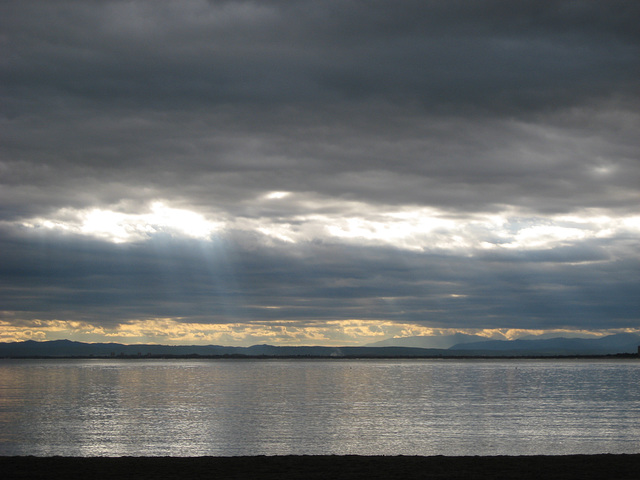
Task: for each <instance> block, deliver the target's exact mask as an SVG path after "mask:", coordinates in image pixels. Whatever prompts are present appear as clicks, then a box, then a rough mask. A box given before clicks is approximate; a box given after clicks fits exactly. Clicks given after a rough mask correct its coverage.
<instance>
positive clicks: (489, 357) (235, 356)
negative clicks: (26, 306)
mask: <svg viewBox="0 0 640 480" xmlns="http://www.w3.org/2000/svg"><path fill="white" fill-rule="evenodd" d="M2 359H5V360H335V361H340V360H623V359H631V360H636V359H637V360H640V355H639V354H637V353H608V354H604V355H595V354H594V355H526V354H522V355H497V354H496V355H458V354H451V355H342V356H331V355H243V354H225V355H199V354H188V355H167V354H161V355H153V354H151V355H149V354H147V355H115V356H111V355H109V356H107V355H14V356H4V357H0V360H2Z"/></svg>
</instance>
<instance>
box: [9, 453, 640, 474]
mask: <svg viewBox="0 0 640 480" xmlns="http://www.w3.org/2000/svg"><path fill="white" fill-rule="evenodd" d="M0 471H1V472H3V477H4V478H8V479H12V480H13V479H16V480H17V479H65V480H70V479H83V480H86V479H92V480H100V479H118V480H122V479H154V480H160V479H178V478H180V479H236V478H237V479H252V478H255V479H261V480H269V479H331V480H335V479H356V478H367V479H405V480H406V479H478V480H481V479H497V478H505V479H506V478H508V479H536V480H539V479H596V478H597V479H605V478H606V479H616V480H622V479H630V480H631V479H634V480H635V479H637V478H638V475H639V474H640V454H634V455H569V456H521V457H505V456H502V457H501V456H495V457H442V456H435V457H419V456H415V457H414V456H411V457H409V456H396V457H394V456H387V457H382V456H255V457H195V458H181V457H119V458H96V457H93V458H69V457H0Z"/></svg>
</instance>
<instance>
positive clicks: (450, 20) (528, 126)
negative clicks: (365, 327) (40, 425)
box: [0, 0, 640, 329]
mask: <svg viewBox="0 0 640 480" xmlns="http://www.w3.org/2000/svg"><path fill="white" fill-rule="evenodd" d="M638 20H640V4H639V3H637V2H629V1H611V2H601V1H548V2H539V1H519V2H515V1H474V2H464V1H446V2H445V1H415V2H412V1H403V2H384V1H371V2H358V1H343V0H340V1H323V2H319V1H300V2H290V1H282V2H279V1H260V2H241V1H225V2H223V1H220V2H216V1H212V2H206V1H196V0H188V1H182V2H170V1H160V2H142V1H140V2H137V1H126V2H125V1H122V2H117V1H113V2H109V1H104V2H103V1H95V2H94V1H66V2H65V1H60V2H50V1H43V2H38V1H32V2H3V3H2V4H0V31H1V37H0V49H1V53H0V55H1V58H2V60H1V61H0V72H1V73H0V76H1V79H2V80H1V83H0V88H1V90H0V92H1V95H2V105H1V107H0V114H1V116H0V183H1V187H0V228H1V230H0V235H1V236H0V240H1V241H2V243H3V246H4V248H3V249H2V253H1V255H2V268H1V269H0V275H1V278H2V292H0V295H2V304H3V307H2V308H3V310H5V311H6V315H7V318H9V317H10V318H18V317H20V315H22V316H23V317H20V318H25V319H28V318H40V319H45V318H63V317H64V318H68V319H70V318H74V319H79V318H81V317H84V318H88V317H90V318H91V319H92V321H94V322H96V323H99V324H103V325H115V324H117V323H118V322H121V321H127V320H131V319H136V318H150V317H154V316H156V317H181V318H182V317H184V318H189V319H191V321H197V322H203V323H204V322H214V323H225V322H235V321H248V320H251V319H261V318H262V319H273V320H282V319H289V320H296V321H300V322H302V323H304V322H312V321H322V320H335V319H338V320H339V319H345V318H369V319H391V320H394V321H402V322H416V323H423V324H425V325H434V326H443V327H444V326H454V327H460V328H463V327H469V328H471V327H473V328H509V327H513V326H521V327H522V328H525V327H526V328H536V327H545V328H551V327H562V326H568V327H572V328H578V327H580V326H585V327H586V326H588V327H589V328H594V329H597V328H602V329H604V328H623V327H629V326H634V325H633V323H634V321H635V322H636V323H637V320H638V319H637V313H635V312H637V311H638V308H637V307H638V305H637V300H635V299H637V298H639V297H640V295H638V288H639V286H638V281H637V278H636V277H637V275H636V274H635V273H634V272H637V266H638V243H637V235H638V226H637V225H636V223H634V221H635V220H633V219H631V220H629V218H630V217H633V216H636V217H637V205H638V202H639V201H640V196H639V193H638V185H640V168H639V167H638V158H639V151H640V144H639V142H638V138H637V137H638V135H637V132H638V129H639V128H640V114H639V113H638V112H639V111H640V98H639V90H638V82H637V79H638V78H640V75H639V74H640V68H639V66H640V33H639V32H638V28H637V25H638ZM269 192H290V195H289V196H283V197H282V198H281V200H277V201H268V200H266V199H265V195H267V194H269ZM283 195H284V193H283ZM157 200H161V201H164V202H166V203H167V204H168V205H169V206H170V207H173V208H183V209H185V210H190V211H193V212H198V213H200V214H202V215H203V216H204V217H206V219H207V220H210V221H211V222H221V223H223V224H224V225H225V227H224V228H223V229H222V230H221V231H220V232H218V231H216V233H215V234H212V235H211V236H212V238H213V240H212V241H210V242H207V241H201V240H193V239H181V238H170V234H169V233H167V232H166V231H164V230H162V228H155V227H154V226H152V227H153V228H151V227H149V225H148V224H149V222H150V221H147V224H145V225H147V227H148V230H145V231H144V232H147V233H141V234H140V235H139V236H138V237H135V238H134V239H135V242H133V243H124V244H121V245H113V244H110V243H107V242H106V241H105V240H104V238H103V239H102V240H99V239H96V238H92V237H91V235H90V233H91V232H89V233H87V232H86V231H84V230H83V228H84V226H83V225H84V224H82V218H84V217H82V215H84V214H86V212H88V211H90V210H91V209H94V208H98V209H104V210H108V211H110V212H117V213H120V214H123V215H125V214H130V215H144V214H147V213H149V208H150V207H149V205H150V203H151V202H153V201H157ZM421 208H422V209H432V210H434V211H436V214H434V215H433V216H435V217H437V218H436V220H442V222H441V223H438V224H437V225H436V226H434V227H433V228H432V229H431V230H429V232H428V233H424V232H422V231H421V230H420V228H421V227H422V226H424V225H427V226H428V224H429V222H432V221H434V220H433V218H431V217H429V216H428V215H427V214H422V213H421V214H420V215H422V217H419V219H418V220H415V222H414V223H413V224H411V225H410V228H414V229H416V230H417V231H418V233H409V234H407V235H406V236H405V237H402V239H401V240H403V241H404V240H406V242H405V244H403V243H402V242H401V241H398V242H396V243H393V241H391V240H389V241H387V240H385V239H384V238H382V236H381V235H378V236H377V237H376V235H377V233H376V232H375V229H376V228H378V227H379V226H380V225H382V224H384V223H385V222H387V223H388V224H389V225H391V223H389V222H391V220H390V218H391V219H392V220H393V219H396V217H393V216H392V217H389V216H388V215H387V214H389V212H390V213H391V214H399V215H402V214H406V213H407V212H409V213H411V212H414V213H415V212H416V211H418V210H419V209H421ZM385 215H387V216H385ZM489 215H495V216H497V217H500V218H502V219H504V218H508V221H503V220H500V219H498V220H491V222H494V223H491V222H489V221H488V220H486V218H488V217H487V216H489ZM562 215H564V216H565V217H567V218H564V217H563V218H560V216H562ZM136 218H137V217H136ZM354 218H355V219H356V220H358V219H359V220H362V222H361V223H362V225H360V224H359V223H358V221H359V220H358V221H356V222H355V225H356V226H357V227H358V228H361V233H362V232H364V233H362V234H361V237H363V238H364V240H363V238H356V239H350V238H348V237H345V238H346V240H344V241H341V240H340V239H339V238H337V237H336V236H335V235H334V236H331V235H328V234H327V231H328V229H329V227H332V226H334V227H335V226H336V225H338V226H340V228H343V230H342V232H343V233H344V232H347V233H352V232H351V231H347V230H348V228H347V227H345V224H348V221H349V219H354ZM402 218H404V217H402ZM478 218H480V220H478ZM603 219H604V220H603ZM445 220H446V221H448V222H450V223H446V222H445ZM134 221H136V220H135V219H134V220H131V222H134ZM394 221H395V220H394ZM476 221H477V222H480V223H481V225H479V226H478V225H475V224H474V223H473V222H476ZM47 222H48V223H47ZM341 222H342V223H341ZM367 222H368V223H367ZM443 222H444V223H443ZM482 222H484V223H482ZM505 222H506V223H505ZM625 222H626V223H625ZM406 223H411V222H410V221H407V222H406ZM436 223H437V222H436ZM453 223H455V224H456V225H458V226H459V228H458V227H456V226H455V225H454V226H452V224H453ZM47 225H49V226H47ZM52 225H53V226H52ZM393 225H395V227H390V235H389V238H393V236H392V235H391V234H393V233H397V232H396V231H394V228H396V229H401V228H408V227H407V225H406V224H399V223H396V224H393ZM434 225H435V224H434ZM603 225H604V226H603ZM147 227H145V228H147ZM261 227H264V228H263V231H260V230H259V228H261ZM532 227H539V228H538V230H536V229H535V228H533V230H532ZM128 228H129V227H128ZM354 228H355V227H354ZM545 228H546V230H545ZM554 228H555V230H554ZM558 228H560V230H558ZM65 229H66V230H65ZM130 229H133V227H130ZM149 231H152V232H153V233H148V232H149ZM281 231H282V232H283V233H282V232H281ZM65 232H66V233H65ZM136 232H137V233H139V232H138V231H136ZM158 232H161V233H158ZM274 232H275V233H274ZM372 232H373V233H372ZM421 232H422V233H421ZM374 234H375V235H374ZM145 235H146V236H145ZM270 235H271V236H270ZM278 235H280V236H278ZM366 235H370V237H366ZM420 235H422V236H420ZM527 235H528V236H527ZM287 236H294V237H295V238H293V240H292V239H290V238H288V237H287ZM454 237H455V238H458V237H461V238H462V239H463V243H464V246H463V247H455V248H454V247H451V248H449V249H447V247H446V245H447V243H451V244H453V243H455V242H454V241H453V239H454ZM533 237H536V238H533ZM132 238H133V237H132ZM274 238H275V240H274ZM283 238H284V239H285V241H284V242H281V240H282V239H283ZM145 239H146V241H143V240H145ZM532 239H533V240H532ZM120 240H122V239H120ZM287 241H288V242H289V243H286V242H287ZM483 242H484V243H490V244H491V245H492V247H491V248H485V247H486V245H485V246H482V245H483ZM536 242H538V243H536ZM407 245H408V247H407ZM383 299H388V300H383ZM265 305H268V306H273V307H279V308H278V309H265V308H262V307H263V306H265ZM19 312H22V313H19ZM0 320H1V319H0Z"/></svg>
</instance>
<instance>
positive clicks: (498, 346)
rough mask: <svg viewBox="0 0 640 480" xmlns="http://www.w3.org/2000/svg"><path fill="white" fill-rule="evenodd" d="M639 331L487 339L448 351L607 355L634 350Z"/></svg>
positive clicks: (638, 341) (635, 350)
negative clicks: (567, 336) (603, 335)
mask: <svg viewBox="0 0 640 480" xmlns="http://www.w3.org/2000/svg"><path fill="white" fill-rule="evenodd" d="M639 345H640V335H638V334H633V333H619V334H616V335H609V336H606V337H600V338H563V337H560V338H545V339H539V340H522V339H519V340H510V341H508V340H490V341H484V342H477V343H464V344H458V345H454V346H453V347H451V348H450V349H449V351H456V352H460V353H462V352H467V353H468V354H470V355H497V354H500V355H609V354H616V353H637V352H638V346H639Z"/></svg>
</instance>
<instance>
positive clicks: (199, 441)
mask: <svg viewBox="0 0 640 480" xmlns="http://www.w3.org/2000/svg"><path fill="white" fill-rule="evenodd" d="M639 419H640V362H638V361H634V360H627V361H624V360H594V361H585V360H580V361H577V360H573V361H570V360H474V361H470V360H451V359H447V360H118V359H114V360H0V455H37V456H50V455H74V456H122V455H171V456H201V455H216V456H232V455H287V454H297V455H303V454H305V455H318V454H342V455H344V454H358V455H533V454H554V455H556V454H576V453H581V454H596V453H639V452H640V422H639V421H638V420H639Z"/></svg>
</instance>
